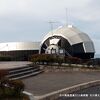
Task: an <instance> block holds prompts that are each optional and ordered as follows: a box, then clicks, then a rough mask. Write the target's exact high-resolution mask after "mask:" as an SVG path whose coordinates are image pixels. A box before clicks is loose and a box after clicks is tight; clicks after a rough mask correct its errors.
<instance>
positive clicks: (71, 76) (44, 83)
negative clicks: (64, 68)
mask: <svg viewBox="0 0 100 100" xmlns="http://www.w3.org/2000/svg"><path fill="white" fill-rule="evenodd" d="M98 79H100V72H79V71H78V72H77V71H76V72H75V71H74V72H55V73H54V72H48V73H42V74H39V75H37V76H33V77H28V78H26V79H22V81H23V82H24V83H25V90H26V91H28V92H30V93H33V94H34V95H35V96H40V95H44V94H47V93H50V92H53V91H56V90H59V89H63V88H66V87H70V86H73V85H76V84H80V83H85V82H88V81H93V80H98Z"/></svg>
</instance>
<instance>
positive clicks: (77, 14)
mask: <svg viewBox="0 0 100 100" xmlns="http://www.w3.org/2000/svg"><path fill="white" fill-rule="evenodd" d="M66 8H67V21H66ZM50 21H54V22H56V23H54V24H53V29H55V28H57V27H59V26H64V25H65V24H66V22H67V24H71V25H74V26H76V27H77V28H78V29H80V30H81V31H83V32H85V33H87V34H88V35H89V36H90V38H91V39H92V40H93V42H94V45H95V51H96V54H100V44H99V43H100V28H99V26H100V0H0V42H12V41H13V42H16V41H17V42H19V41H41V40H42V39H43V37H44V36H45V35H46V34H47V33H48V32H49V31H50V30H51V27H50V24H49V22H50Z"/></svg>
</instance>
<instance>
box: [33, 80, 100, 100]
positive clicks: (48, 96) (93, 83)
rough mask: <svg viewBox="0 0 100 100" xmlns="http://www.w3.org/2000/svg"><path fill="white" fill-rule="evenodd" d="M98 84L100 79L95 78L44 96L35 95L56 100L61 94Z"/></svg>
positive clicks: (36, 98) (45, 99)
mask: <svg viewBox="0 0 100 100" xmlns="http://www.w3.org/2000/svg"><path fill="white" fill-rule="evenodd" d="M96 85H100V80H95V81H90V82H86V83H82V84H78V85H74V86H71V87H68V88H64V89H61V90H57V91H54V92H51V93H48V94H45V95H42V96H35V100H55V99H57V98H58V97H59V96H60V94H67V93H72V92H75V91H77V90H81V89H85V88H88V87H91V86H96Z"/></svg>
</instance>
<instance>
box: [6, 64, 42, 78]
mask: <svg viewBox="0 0 100 100" xmlns="http://www.w3.org/2000/svg"><path fill="white" fill-rule="evenodd" d="M42 72H43V70H41V69H40V67H39V66H31V65H28V66H24V67H20V68H14V69H9V74H8V75H7V76H6V77H7V78H9V79H10V80H16V79H21V78H25V77H29V76H34V75H37V74H40V73H42Z"/></svg>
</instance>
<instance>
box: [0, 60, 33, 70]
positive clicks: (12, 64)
mask: <svg viewBox="0 0 100 100" xmlns="http://www.w3.org/2000/svg"><path fill="white" fill-rule="evenodd" d="M28 64H31V62H29V61H8V62H7V61H4V62H0V69H13V68H19V67H25V66H26V65H28Z"/></svg>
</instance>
